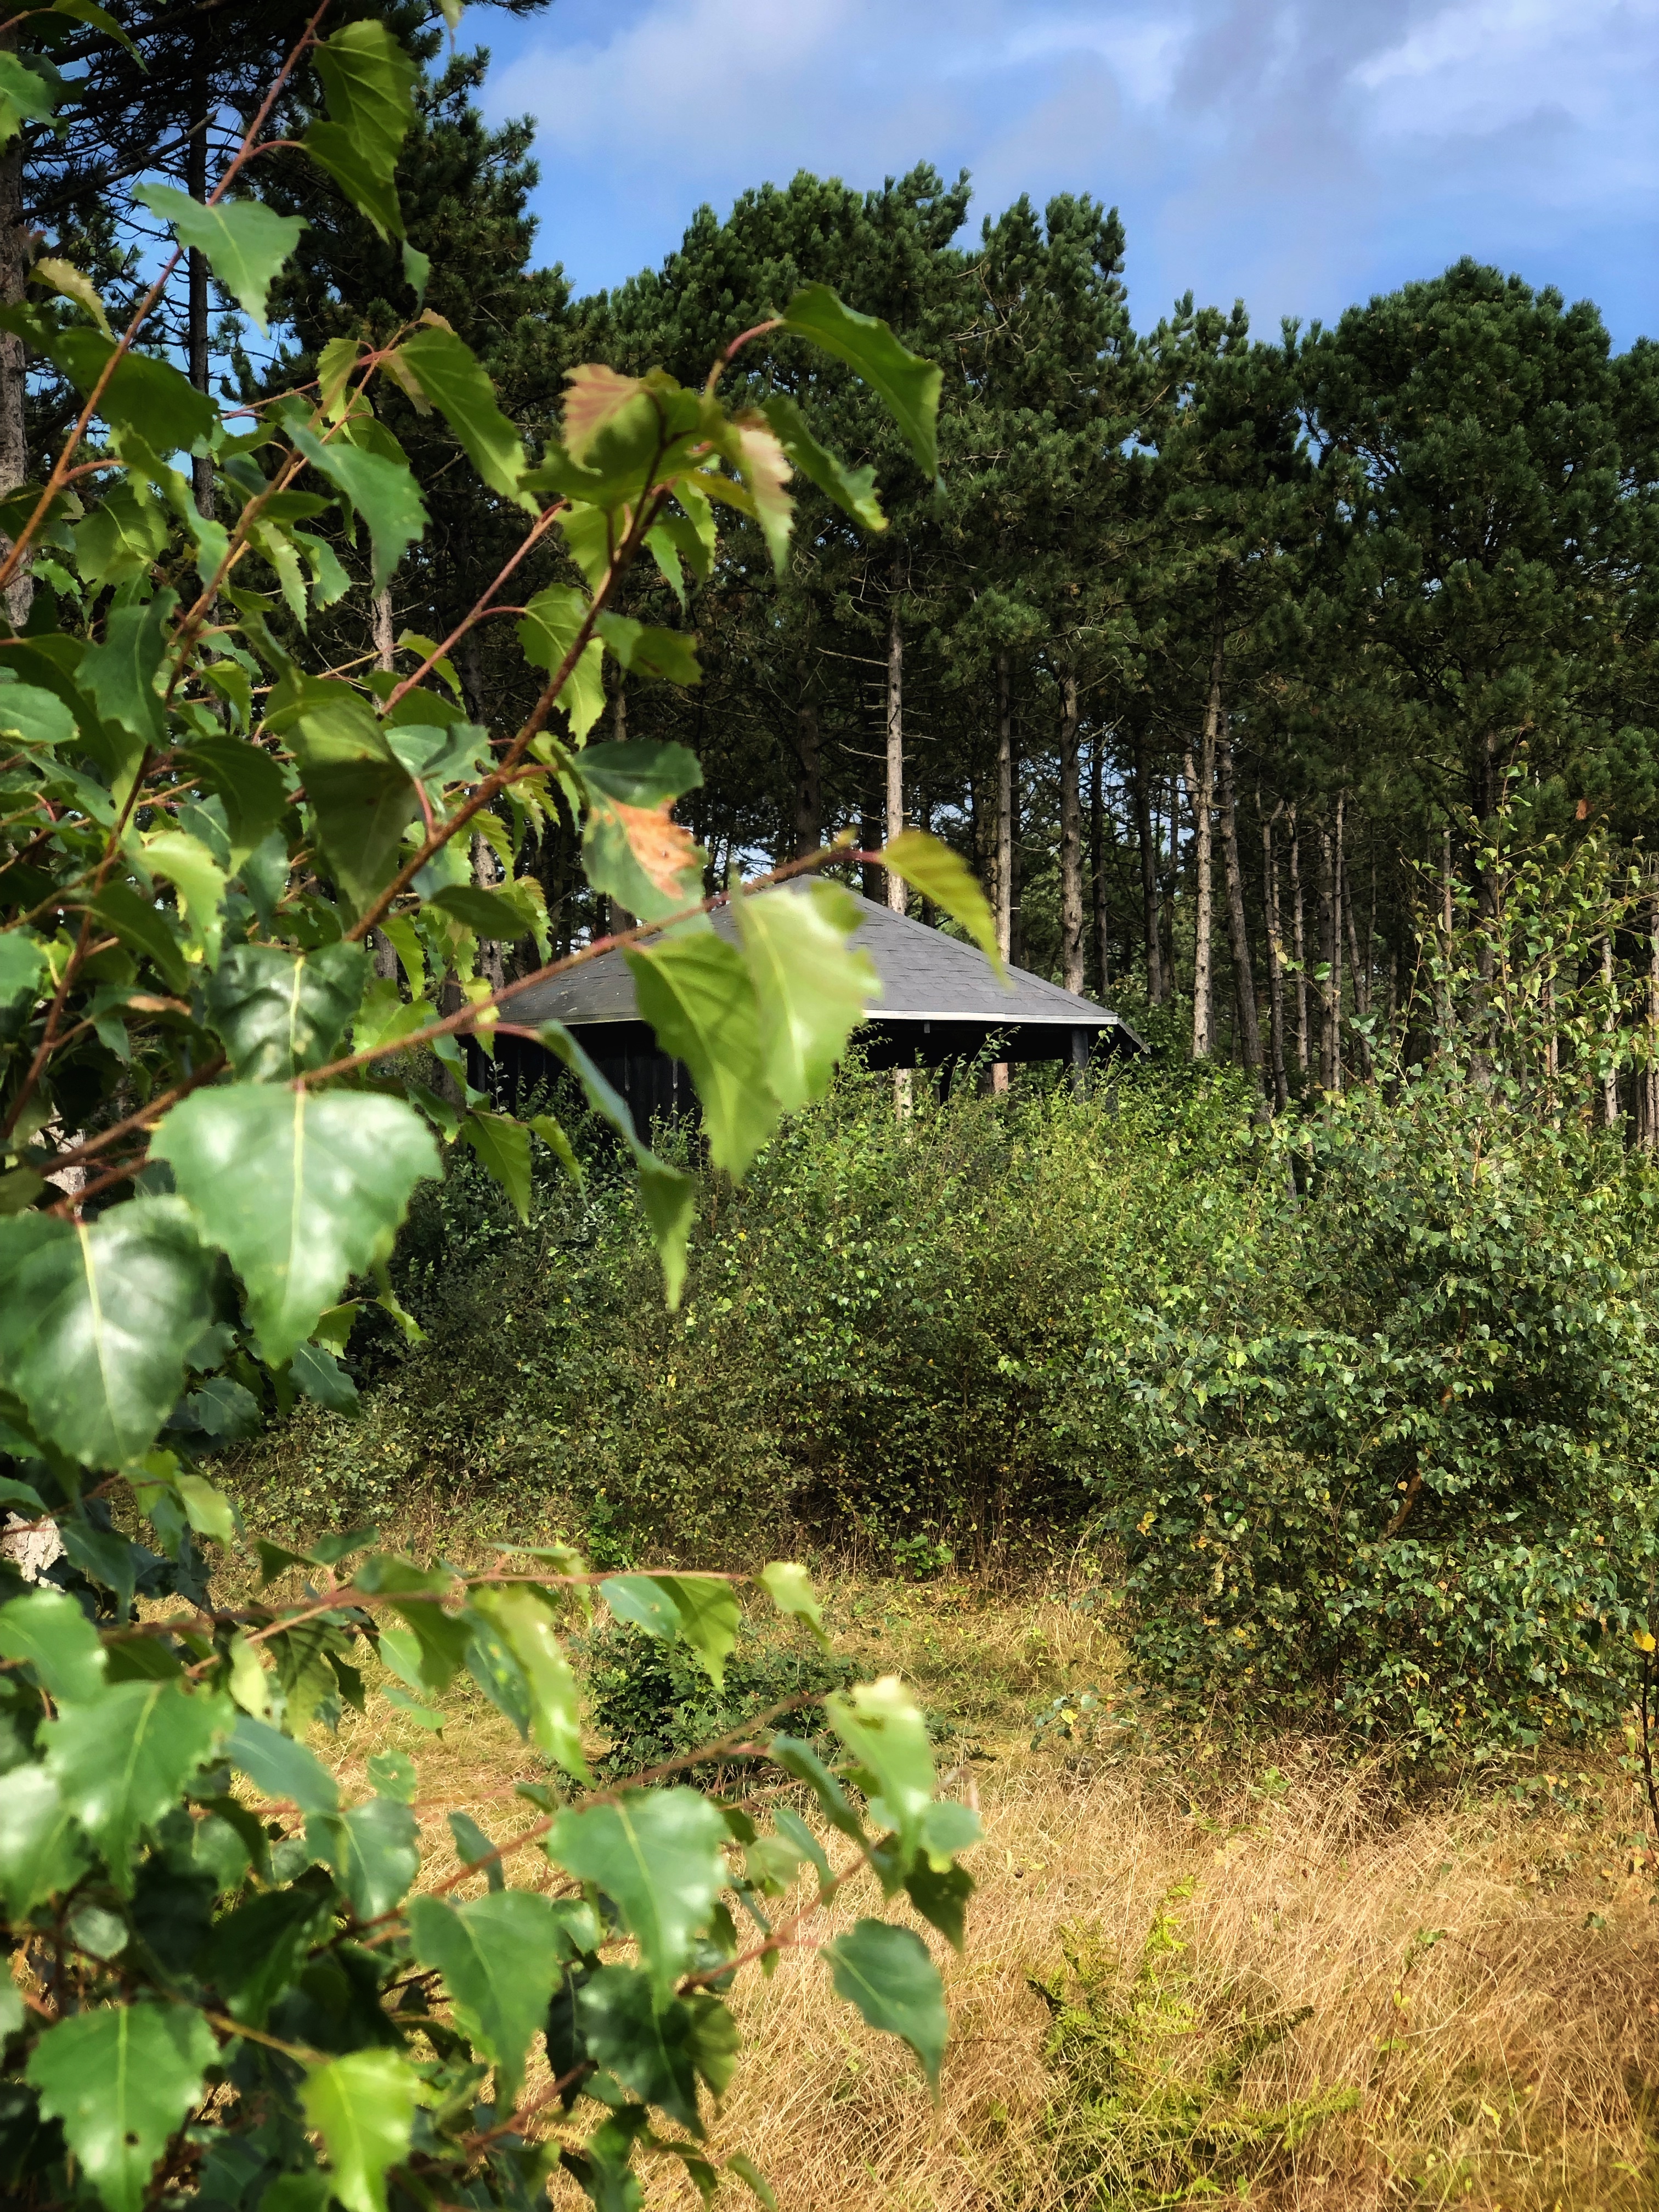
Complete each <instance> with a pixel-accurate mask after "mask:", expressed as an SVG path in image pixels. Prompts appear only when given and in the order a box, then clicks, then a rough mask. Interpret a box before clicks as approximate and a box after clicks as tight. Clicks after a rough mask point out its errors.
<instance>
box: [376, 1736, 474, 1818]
mask: <svg viewBox="0 0 1659 2212" xmlns="http://www.w3.org/2000/svg"><path fill="white" fill-rule="evenodd" d="M368 1778H369V1780H370V1782H371V1783H372V1784H374V1794H375V1796H377V1797H391V1798H393V1799H395V1800H396V1802H398V1804H399V1805H412V1804H413V1803H414V1802H415V1799H416V1796H417V1795H418V1793H419V1790H420V1786H421V1778H420V1772H419V1770H418V1769H417V1768H416V1765H415V1762H414V1760H413V1759H411V1758H410V1755H409V1753H407V1752H406V1751H376V1752H373V1753H370V1755H369V1759H368ZM450 1825H451V1826H452V1827H453V1825H454V1823H453V1821H452V1822H451V1824H450Z"/></svg>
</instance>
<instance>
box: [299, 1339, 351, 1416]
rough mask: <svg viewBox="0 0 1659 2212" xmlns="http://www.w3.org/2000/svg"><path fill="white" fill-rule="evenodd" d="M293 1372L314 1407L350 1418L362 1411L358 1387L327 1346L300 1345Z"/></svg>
mask: <svg viewBox="0 0 1659 2212" xmlns="http://www.w3.org/2000/svg"><path fill="white" fill-rule="evenodd" d="M289 1372H290V1373H291V1374H292V1376H293V1377H294V1380H295V1383H298V1385H299V1387H300V1388H301V1390H303V1391H304V1393H305V1395H306V1396H307V1398H309V1399H310V1400H311V1401H312V1402H313V1405H318V1406H325V1407H327V1408H328V1410H329V1412H330V1413H343V1414H345V1415H346V1416H347V1417H348V1418H352V1417H355V1416H356V1414H357V1413H359V1412H360V1411H361V1410H362V1400H361V1399H360V1398H359V1397H358V1395H357V1385H356V1383H354V1382H353V1381H352V1379H351V1377H350V1376H349V1375H348V1374H347V1373H346V1371H345V1370H344V1368H343V1367H342V1366H341V1364H340V1363H339V1361H338V1360H337V1358H335V1356H334V1354H333V1353H332V1352H330V1351H328V1350H327V1349H326V1347H325V1346H322V1345H320V1344H296V1345H295V1347H294V1360H293V1364H292V1366H291V1368H290V1370H289Z"/></svg>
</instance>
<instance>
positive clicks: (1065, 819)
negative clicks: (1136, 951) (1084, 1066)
mask: <svg viewBox="0 0 1659 2212" xmlns="http://www.w3.org/2000/svg"><path fill="white" fill-rule="evenodd" d="M1060 702H1061V704H1060V981H1061V983H1062V984H1063V985H1064V986H1065V987H1066V990H1068V991H1076V992H1080V991H1081V990H1082V988H1083V803H1082V793H1081V788H1080V786H1079V780H1078V736H1077V675H1076V672H1075V671H1073V669H1070V668H1068V669H1067V670H1066V672H1065V673H1064V675H1063V676H1062V677H1061V678H1060Z"/></svg>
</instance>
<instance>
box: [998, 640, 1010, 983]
mask: <svg viewBox="0 0 1659 2212" xmlns="http://www.w3.org/2000/svg"><path fill="white" fill-rule="evenodd" d="M1013 926H1014V715H1013V705H1012V698H1011V696H1010V687H1009V682H1008V656H1007V654H1006V653H998V655H997V851H996V927H997V951H999V952H1000V954H1001V955H1002V957H1003V958H1004V959H1005V960H1006V959H1008V958H1009V957H1010V955H1011V951H1012V945H1013Z"/></svg>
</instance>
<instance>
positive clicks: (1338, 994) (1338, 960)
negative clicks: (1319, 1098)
mask: <svg viewBox="0 0 1659 2212" xmlns="http://www.w3.org/2000/svg"><path fill="white" fill-rule="evenodd" d="M1342 800H1343V794H1342V793H1340V792H1338V793H1337V795H1336V836H1335V851H1334V855H1333V858H1334V862H1335V868H1336V880H1335V883H1334V886H1333V889H1334V893H1335V903H1336V911H1335V914H1334V917H1333V927H1332V934H1331V981H1330V994H1331V1061H1332V1066H1333V1068H1334V1085H1333V1088H1334V1089H1335V1090H1338V1091H1340V1089H1341V1088H1342V910H1343V908H1344V907H1345V906H1346V903H1347V897H1348V866H1347V862H1346V860H1345V859H1344V857H1343V852H1342Z"/></svg>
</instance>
